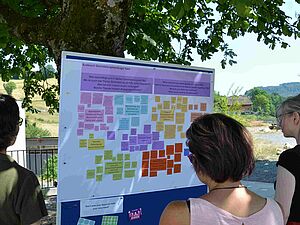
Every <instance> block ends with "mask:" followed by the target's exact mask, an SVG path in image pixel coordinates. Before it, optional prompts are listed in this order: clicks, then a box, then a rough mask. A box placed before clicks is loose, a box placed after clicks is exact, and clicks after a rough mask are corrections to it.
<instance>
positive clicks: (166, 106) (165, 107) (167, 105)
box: [164, 101, 171, 109]
mask: <svg viewBox="0 0 300 225" xmlns="http://www.w3.org/2000/svg"><path fill="white" fill-rule="evenodd" d="M170 106H171V103H170V102H169V101H164V109H170Z"/></svg>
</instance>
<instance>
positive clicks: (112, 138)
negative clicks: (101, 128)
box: [107, 131, 116, 140]
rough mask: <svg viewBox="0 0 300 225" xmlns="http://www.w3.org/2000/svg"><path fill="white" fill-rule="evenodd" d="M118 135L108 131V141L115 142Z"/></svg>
mask: <svg viewBox="0 0 300 225" xmlns="http://www.w3.org/2000/svg"><path fill="white" fill-rule="evenodd" d="M115 139H116V133H115V132H114V131H107V140H115Z"/></svg>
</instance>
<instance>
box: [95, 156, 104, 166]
mask: <svg viewBox="0 0 300 225" xmlns="http://www.w3.org/2000/svg"><path fill="white" fill-rule="evenodd" d="M102 158H103V156H102V155H96V156H95V164H101V163H102Z"/></svg>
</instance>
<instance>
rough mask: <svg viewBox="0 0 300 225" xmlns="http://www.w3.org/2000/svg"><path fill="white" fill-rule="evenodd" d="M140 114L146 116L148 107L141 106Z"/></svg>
mask: <svg viewBox="0 0 300 225" xmlns="http://www.w3.org/2000/svg"><path fill="white" fill-rule="evenodd" d="M141 114H148V105H141Z"/></svg>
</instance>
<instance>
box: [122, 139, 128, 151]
mask: <svg viewBox="0 0 300 225" xmlns="http://www.w3.org/2000/svg"><path fill="white" fill-rule="evenodd" d="M128 150H129V142H128V141H122V142H121V151H128Z"/></svg>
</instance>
